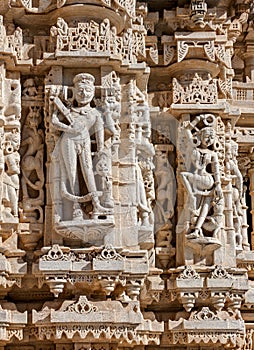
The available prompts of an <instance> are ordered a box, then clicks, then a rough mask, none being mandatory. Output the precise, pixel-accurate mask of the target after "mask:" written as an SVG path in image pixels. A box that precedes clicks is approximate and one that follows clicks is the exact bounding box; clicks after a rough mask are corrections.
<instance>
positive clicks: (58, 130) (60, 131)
mask: <svg viewBox="0 0 254 350" xmlns="http://www.w3.org/2000/svg"><path fill="white" fill-rule="evenodd" d="M97 73H98V72H97ZM72 76H73V85H72V86H70V85H65V83H64V79H67V78H66V76H65V75H64V74H63V75H62V72H61V70H59V71H58V74H57V73H56V74H55V75H54V74H53V73H52V77H55V79H56V80H55V81H54V80H53V79H52V77H50V76H49V77H48V84H47V86H46V90H47V96H46V99H47V105H48V108H47V109H46V126H47V131H46V132H47V136H46V139H47V140H48V141H47V143H48V147H50V152H49V174H48V175H49V196H50V197H51V199H52V216H53V227H54V229H55V231H56V233H57V234H59V235H61V236H63V237H64V238H65V239H67V240H68V239H69V240H72V239H74V240H77V241H79V242H82V244H91V245H93V244H96V245H103V243H104V238H105V236H106V235H108V234H110V233H112V231H113V227H114V217H113V213H114V208H113V207H114V202H113V197H112V176H111V173H112V170H111V164H112V161H111V159H112V147H113V144H114V140H115V139H114V137H111V136H112V135H114V133H115V127H114V125H115V122H116V121H114V120H113V118H112V117H111V114H110V113H107V116H105V115H104V113H103V112H102V109H101V108H98V107H92V106H91V104H90V103H91V101H92V99H93V98H94V97H95V92H96V91H95V77H94V76H93V75H91V74H89V73H78V74H75V72H73V73H72ZM97 78H98V76H97ZM62 80H63V82H62V83H61V84H59V81H62ZM98 90H99V89H98ZM98 93H100V91H98ZM106 128H107V129H110V132H109V136H107V135H106V133H105V130H106Z"/></svg>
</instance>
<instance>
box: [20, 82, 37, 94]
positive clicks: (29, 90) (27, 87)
mask: <svg viewBox="0 0 254 350" xmlns="http://www.w3.org/2000/svg"><path fill="white" fill-rule="evenodd" d="M23 86H24V90H23V92H22V97H23V98H24V97H25V98H29V97H35V96H37V95H38V91H37V88H36V86H35V82H34V79H33V78H29V79H27V80H26V81H25V82H24V84H23Z"/></svg>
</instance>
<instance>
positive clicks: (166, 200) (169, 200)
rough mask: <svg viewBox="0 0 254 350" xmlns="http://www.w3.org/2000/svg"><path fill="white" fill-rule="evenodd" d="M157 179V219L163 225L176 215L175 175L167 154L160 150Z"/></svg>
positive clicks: (157, 155) (157, 158)
mask: <svg viewBox="0 0 254 350" xmlns="http://www.w3.org/2000/svg"><path fill="white" fill-rule="evenodd" d="M155 179H156V182H157V189H156V199H157V201H156V205H157V207H158V209H159V210H158V213H157V215H156V218H157V221H158V223H159V224H160V225H163V224H165V223H166V222H167V221H168V219H171V218H172V217H173V215H174V204H175V203H174V198H175V186H174V179H175V175H174V171H173V168H172V166H171V165H170V164H169V161H168V157H167V153H166V152H162V151H160V150H157V151H156V169H155Z"/></svg>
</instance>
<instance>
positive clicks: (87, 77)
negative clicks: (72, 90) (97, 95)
mask: <svg viewBox="0 0 254 350" xmlns="http://www.w3.org/2000/svg"><path fill="white" fill-rule="evenodd" d="M94 81H95V79H94V77H93V76H92V75H91V74H89V73H80V74H77V75H75V77H74V79H73V84H74V85H76V84H77V85H78V84H82V85H94Z"/></svg>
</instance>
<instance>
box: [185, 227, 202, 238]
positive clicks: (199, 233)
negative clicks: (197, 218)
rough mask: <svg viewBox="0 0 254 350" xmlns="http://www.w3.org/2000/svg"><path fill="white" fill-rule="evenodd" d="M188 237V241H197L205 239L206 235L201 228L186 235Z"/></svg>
mask: <svg viewBox="0 0 254 350" xmlns="http://www.w3.org/2000/svg"><path fill="white" fill-rule="evenodd" d="M186 237H187V239H195V238H200V237H204V235H203V232H202V229H201V228H196V229H195V231H194V232H191V233H189V234H188V235H186Z"/></svg>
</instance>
